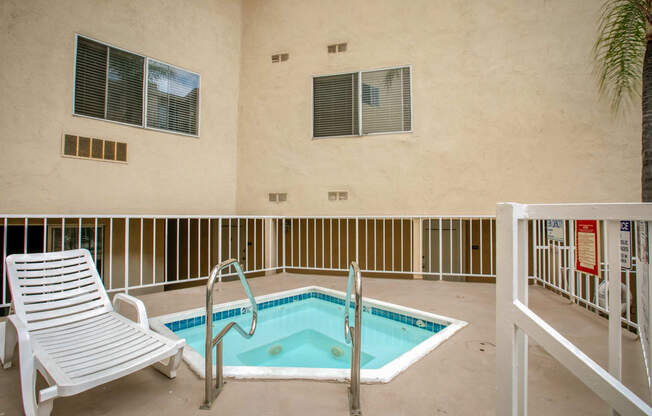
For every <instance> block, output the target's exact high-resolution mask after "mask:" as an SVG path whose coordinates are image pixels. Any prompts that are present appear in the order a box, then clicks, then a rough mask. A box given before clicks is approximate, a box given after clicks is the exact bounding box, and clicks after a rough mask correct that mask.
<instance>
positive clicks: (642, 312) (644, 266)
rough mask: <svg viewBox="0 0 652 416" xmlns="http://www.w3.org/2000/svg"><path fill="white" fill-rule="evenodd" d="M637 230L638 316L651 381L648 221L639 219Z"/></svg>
mask: <svg viewBox="0 0 652 416" xmlns="http://www.w3.org/2000/svg"><path fill="white" fill-rule="evenodd" d="M637 230H638V239H637V241H636V243H637V244H636V246H637V255H638V256H637V257H638V261H637V263H636V317H637V319H638V335H639V337H640V338H641V347H643V356H644V357H646V362H645V368H646V370H647V373H648V381H649V378H650V368H652V351H651V349H652V345H650V341H651V340H650V251H649V250H650V247H649V245H650V235H649V232H650V230H649V229H648V222H646V221H639V222H638V227H637Z"/></svg>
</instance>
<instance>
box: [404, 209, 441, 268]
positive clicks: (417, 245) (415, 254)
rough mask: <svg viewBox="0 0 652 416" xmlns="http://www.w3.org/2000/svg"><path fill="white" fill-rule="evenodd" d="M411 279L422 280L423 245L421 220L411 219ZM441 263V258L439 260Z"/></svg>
mask: <svg viewBox="0 0 652 416" xmlns="http://www.w3.org/2000/svg"><path fill="white" fill-rule="evenodd" d="M411 222H412V277H413V278H414V279H423V274H421V272H422V271H423V270H422V269H423V265H422V256H423V243H422V231H423V227H422V226H421V218H412V221H411ZM439 261H440V262H441V258H440V260H439Z"/></svg>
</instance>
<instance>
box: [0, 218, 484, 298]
mask: <svg viewBox="0 0 652 416" xmlns="http://www.w3.org/2000/svg"><path fill="white" fill-rule="evenodd" d="M0 228H1V229H2V237H1V238H2V250H3V251H2V260H3V261H2V265H3V266H2V267H3V273H2V275H3V276H4V277H6V274H5V272H4V260H5V258H6V256H8V255H10V254H14V253H33V252H45V251H57V250H62V249H73V248H86V249H88V250H89V251H90V252H91V255H92V256H93V259H94V260H95V262H96V265H97V267H98V272H99V274H100V277H101V278H102V281H103V282H104V285H105V287H106V289H107V291H108V292H118V291H125V292H126V291H129V290H133V289H139V288H147V287H156V286H167V285H176V284H181V283H189V282H194V281H200V280H202V279H207V277H208V274H209V272H210V269H211V267H212V266H213V265H215V264H217V263H219V262H220V261H222V260H224V259H229V258H236V259H238V261H239V262H240V263H241V264H242V266H243V271H244V273H245V274H252V273H261V272H267V271H276V270H280V269H284V270H288V269H289V270H296V271H302V270H307V271H314V270H321V271H332V272H346V271H347V270H348V265H349V264H350V262H351V261H354V260H355V261H357V262H358V264H359V265H360V268H361V270H362V271H363V272H365V273H370V274H371V275H373V274H374V273H379V274H385V275H420V276H428V277H430V278H434V279H444V278H462V277H476V278H479V279H484V278H491V277H495V258H496V257H495V256H496V254H495V219H494V218H493V217H489V216H344V217H335V216H301V217H285V216H211V215H197V216H174V215H172V216H164V215H160V216H157V215H74V216H73V215H0ZM232 274H233V273H232ZM0 286H1V287H0V292H1V295H2V298H0V307H7V306H9V303H10V294H9V293H8V285H7V284H6V278H5V279H3V281H2V285H0Z"/></svg>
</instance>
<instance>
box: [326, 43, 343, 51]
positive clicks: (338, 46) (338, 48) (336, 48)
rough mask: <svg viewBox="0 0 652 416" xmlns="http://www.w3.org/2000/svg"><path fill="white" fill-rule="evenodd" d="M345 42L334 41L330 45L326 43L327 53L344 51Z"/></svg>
mask: <svg viewBox="0 0 652 416" xmlns="http://www.w3.org/2000/svg"><path fill="white" fill-rule="evenodd" d="M346 48H347V44H346V43H334V44H332V45H328V47H327V50H328V53H342V52H346Z"/></svg>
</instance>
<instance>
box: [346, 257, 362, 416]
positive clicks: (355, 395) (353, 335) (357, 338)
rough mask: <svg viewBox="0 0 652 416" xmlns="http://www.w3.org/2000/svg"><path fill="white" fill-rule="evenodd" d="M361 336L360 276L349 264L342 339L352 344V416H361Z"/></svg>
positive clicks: (355, 265) (350, 406) (350, 410)
mask: <svg viewBox="0 0 652 416" xmlns="http://www.w3.org/2000/svg"><path fill="white" fill-rule="evenodd" d="M354 279H355V317H354V320H355V326H353V327H351V326H349V308H350V304H351V289H352V286H353V280H354ZM361 334H362V275H361V274H360V267H358V263H356V262H354V261H353V262H351V266H349V279H348V282H347V284H346V301H345V304H344V339H345V341H346V343H347V344H348V343H353V346H352V348H351V385H350V386H349V412H350V414H351V415H352V416H360V415H362V411H361V410H360V348H361Z"/></svg>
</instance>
